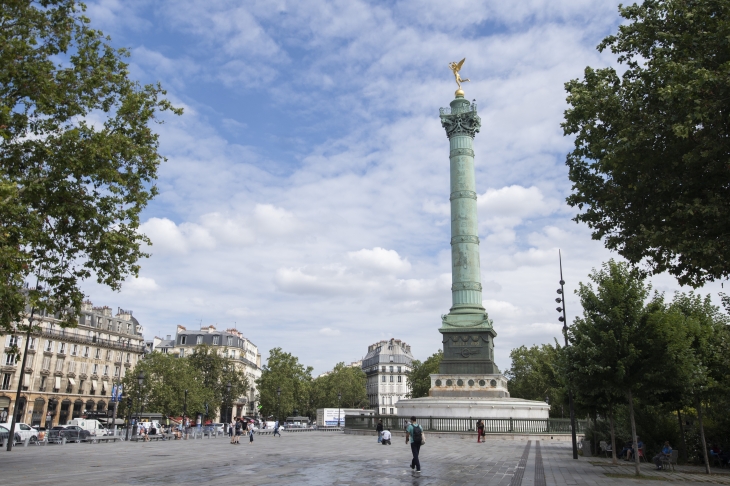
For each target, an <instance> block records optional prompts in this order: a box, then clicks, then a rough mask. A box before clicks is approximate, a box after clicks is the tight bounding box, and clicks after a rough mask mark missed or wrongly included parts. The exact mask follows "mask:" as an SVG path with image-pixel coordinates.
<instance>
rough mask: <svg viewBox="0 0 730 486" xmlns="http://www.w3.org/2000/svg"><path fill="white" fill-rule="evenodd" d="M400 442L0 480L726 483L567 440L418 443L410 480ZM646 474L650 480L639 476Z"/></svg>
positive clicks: (150, 460) (6, 459)
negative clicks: (616, 457)
mask: <svg viewBox="0 0 730 486" xmlns="http://www.w3.org/2000/svg"><path fill="white" fill-rule="evenodd" d="M410 459H411V454H410V448H409V447H408V446H406V444H405V443H404V440H403V439H402V438H398V437H395V436H394V437H393V445H391V446H382V445H379V444H377V442H376V438H375V437H372V436H353V435H345V434H340V433H323V432H307V433H286V432H285V433H284V435H283V437H272V436H257V437H256V439H255V441H254V444H253V445H249V444H248V442H247V438H245V437H242V438H241V444H240V445H231V444H229V442H228V438H227V437H226V438H223V437H221V438H217V439H203V440H200V439H198V440H187V441H168V442H150V443H130V442H122V443H112V444H66V445H63V446H61V445H49V446H29V447H27V448H24V447H18V448H16V449H15V450H14V451H13V452H6V451H5V450H3V451H0V483H2V484H13V485H26V484H27V485H30V484H34V485H35V484H40V485H53V486H71V485H74V486H75V485H86V484H95V485H97V484H104V485H106V484H122V485H177V484H180V485H196V486H197V485H239V484H240V485H317V486H318V485H352V486H355V485H368V486H371V485H384V486H385V485H411V486H420V485H424V486H425V485H477V484H478V485H505V486H523V485H524V486H533V485H535V486H542V485H566V484H568V485H621V484H645V485H646V484H648V485H662V484H673V485H677V484H687V485H694V484H708V482H709V483H710V484H712V483H714V484H728V485H730V475H729V474H722V471H719V472H721V474H717V475H712V476H709V477H708V476H706V475H704V474H701V473H699V471H700V469H699V468H692V467H684V468H680V469H678V471H677V472H666V471H654V470H653V466H652V465H643V470H644V472H645V474H647V476H648V477H647V478H646V479H643V480H635V479H631V478H625V477H618V478H617V477H608V476H606V475H605V474H606V473H613V474H626V475H631V474H632V473H633V467H632V465H631V464H629V463H623V464H621V465H619V466H611V465H610V461H608V460H605V459H601V458H585V459H584V458H580V459H579V460H577V461H575V460H573V459H572V457H571V449H570V443H568V442H552V441H540V443H539V444H538V443H537V441H534V440H533V441H530V442H529V446H528V441H526V440H525V441H513V440H492V441H487V443H486V444H477V443H476V441H475V440H467V439H458V438H441V439H439V438H435V437H434V438H428V437H427V444H426V445H425V446H423V447H422V449H421V464H422V468H423V472H422V473H421V476H420V477H414V476H413V475H412V473H411V470H410V469H409V467H408V464H409V463H410ZM649 477H651V478H654V479H659V480H649Z"/></svg>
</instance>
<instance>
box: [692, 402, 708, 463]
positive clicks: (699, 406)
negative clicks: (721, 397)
mask: <svg viewBox="0 0 730 486" xmlns="http://www.w3.org/2000/svg"><path fill="white" fill-rule="evenodd" d="M695 401H696V403H697V421H698V422H699V424H700V441H701V444H702V454H703V455H704V456H705V472H706V473H707V474H710V458H709V457H708V456H707V442H706V441H705V427H704V425H702V401H701V400H700V395H699V393H698V394H697V396H696V397H695Z"/></svg>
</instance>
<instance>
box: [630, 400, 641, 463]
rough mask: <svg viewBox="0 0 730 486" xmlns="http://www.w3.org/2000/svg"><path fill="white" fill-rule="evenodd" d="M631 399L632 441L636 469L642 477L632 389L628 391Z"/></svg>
mask: <svg viewBox="0 0 730 486" xmlns="http://www.w3.org/2000/svg"><path fill="white" fill-rule="evenodd" d="M628 397H629V418H630V419H631V440H632V442H633V444H634V468H635V471H636V475H637V476H641V463H640V462H639V441H638V439H637V438H636V421H635V420H634V397H633V396H632V395H631V389H630V388H629V391H628Z"/></svg>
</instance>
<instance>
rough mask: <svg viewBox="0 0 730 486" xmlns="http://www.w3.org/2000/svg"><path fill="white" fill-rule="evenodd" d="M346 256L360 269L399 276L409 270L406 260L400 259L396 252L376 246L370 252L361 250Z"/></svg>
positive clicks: (408, 263) (364, 249) (409, 266)
mask: <svg viewBox="0 0 730 486" xmlns="http://www.w3.org/2000/svg"><path fill="white" fill-rule="evenodd" d="M347 256H348V257H349V258H350V260H352V261H354V262H355V263H356V264H359V265H360V266H361V267H362V268H370V269H374V270H377V271H381V272H385V273H390V274H401V273H405V272H408V271H409V270H410V269H411V264H410V262H409V261H408V259H406V258H401V256H400V255H398V252H397V251H395V250H386V249H385V248H380V247H377V246H376V247H375V248H373V249H372V250H368V249H366V248H363V249H362V250H358V251H351V252H349V253H348V254H347Z"/></svg>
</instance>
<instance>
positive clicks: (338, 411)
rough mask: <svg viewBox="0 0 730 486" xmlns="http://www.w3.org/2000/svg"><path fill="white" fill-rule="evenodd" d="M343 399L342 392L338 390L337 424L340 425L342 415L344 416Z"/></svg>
mask: <svg viewBox="0 0 730 486" xmlns="http://www.w3.org/2000/svg"><path fill="white" fill-rule="evenodd" d="M341 401H342V392H337V426H338V427H340V417H341V416H342V411H341V409H342V407H341V406H340V402H341Z"/></svg>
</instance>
